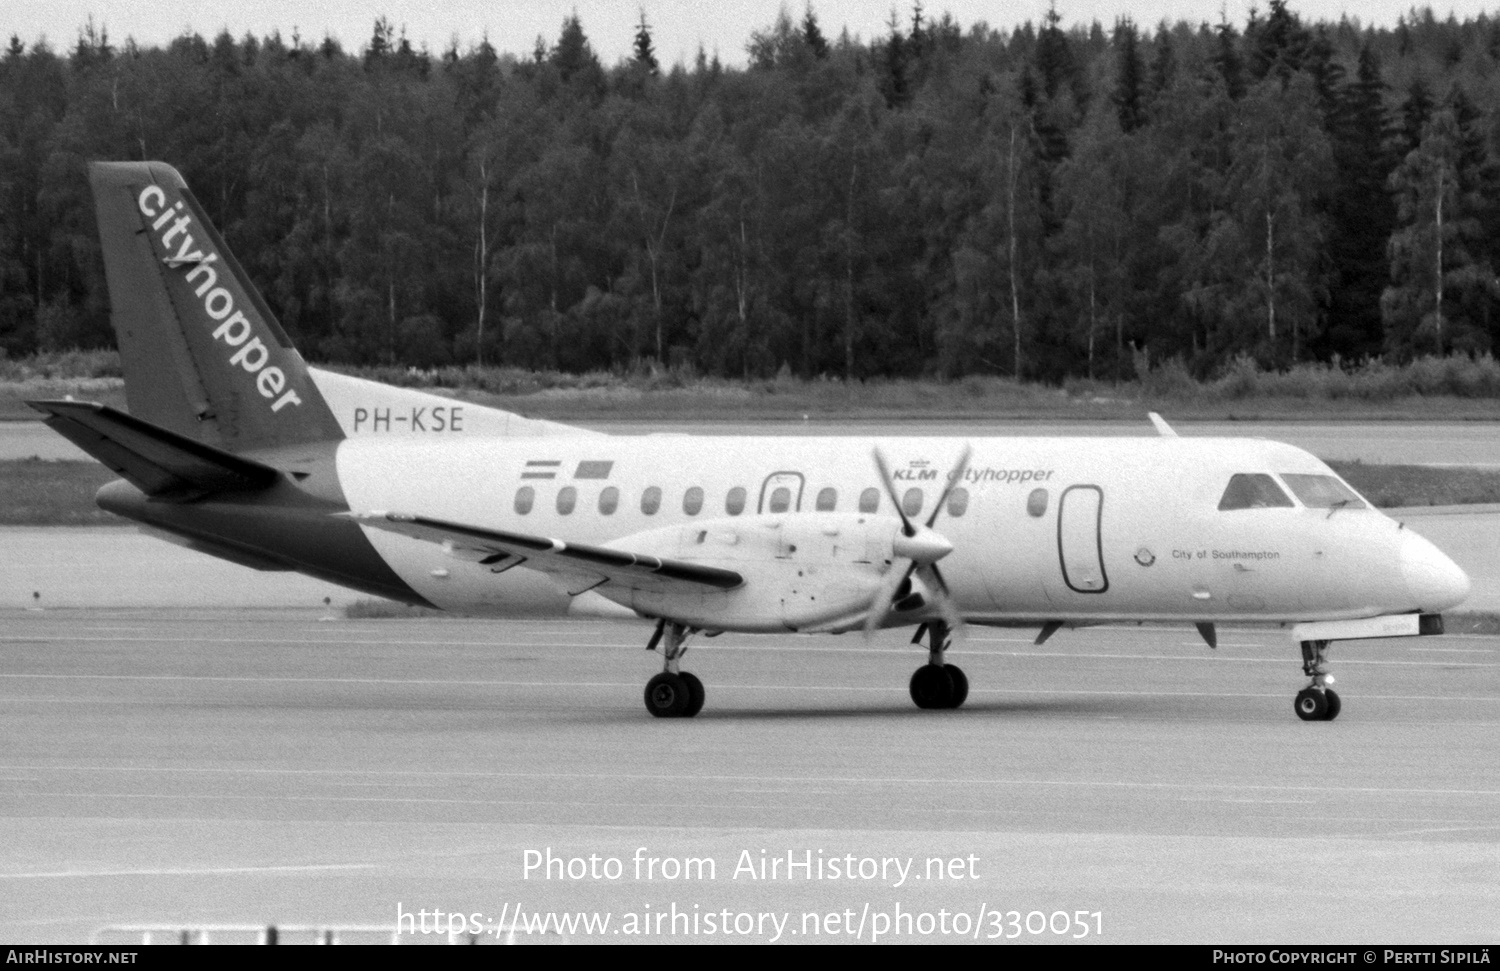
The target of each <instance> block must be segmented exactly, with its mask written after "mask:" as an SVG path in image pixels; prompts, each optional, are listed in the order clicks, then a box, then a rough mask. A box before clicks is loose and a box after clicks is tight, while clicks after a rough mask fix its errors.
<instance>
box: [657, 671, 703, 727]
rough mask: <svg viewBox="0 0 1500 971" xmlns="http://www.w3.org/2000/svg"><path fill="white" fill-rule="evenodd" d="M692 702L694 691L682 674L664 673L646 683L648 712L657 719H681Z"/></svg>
mask: <svg viewBox="0 0 1500 971" xmlns="http://www.w3.org/2000/svg"><path fill="white" fill-rule="evenodd" d="M695 680H696V679H695ZM692 702H693V694H692V689H691V688H690V687H688V683H687V681H686V680H684V679H683V677H682V675H680V674H671V673H669V672H666V671H663V672H662V673H661V674H658V675H657V676H656V677H654V678H652V679H651V680H650V681H647V682H646V710H647V711H649V712H651V714H653V715H655V716H656V717H657V718H681V717H683V716H684V715H686V714H687V713H688V707H689V706H690V705H691V704H692Z"/></svg>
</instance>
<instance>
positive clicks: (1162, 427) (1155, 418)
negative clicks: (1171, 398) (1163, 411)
mask: <svg viewBox="0 0 1500 971" xmlns="http://www.w3.org/2000/svg"><path fill="white" fill-rule="evenodd" d="M1146 414H1147V415H1149V416H1150V418H1151V424H1153V425H1155V426H1156V434H1158V435H1160V436H1161V437H1162V438H1176V437H1177V432H1175V431H1173V430H1172V426H1171V425H1168V424H1167V420H1166V419H1165V418H1163V417H1162V416H1161V415H1158V414H1157V413H1156V412H1154V411H1148V412H1146Z"/></svg>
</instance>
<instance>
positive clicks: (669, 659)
mask: <svg viewBox="0 0 1500 971" xmlns="http://www.w3.org/2000/svg"><path fill="white" fill-rule="evenodd" d="M692 633H693V632H692V631H689V630H688V629H687V628H686V627H684V626H683V625H682V624H676V623H672V622H671V621H666V620H663V621H661V622H659V623H658V624H657V625H656V633H655V634H653V635H651V642H650V643H648V644H647V645H646V650H648V651H654V650H656V646H657V645H658V644H660V645H661V654H662V668H663V670H662V672H661V674H658V675H657V676H656V677H654V678H652V679H651V680H650V681H647V682H646V710H647V711H649V712H651V714H653V715H655V716H656V717H657V718H692V717H693V716H694V715H696V714H698V712H700V711H702V710H703V698H704V691H703V682H702V681H699V680H698V676H697V675H695V674H693V673H692V672H690V671H682V670H679V669H678V663H679V662H680V661H681V659H682V655H684V654H686V653H687V641H688V637H689V636H691V634H692Z"/></svg>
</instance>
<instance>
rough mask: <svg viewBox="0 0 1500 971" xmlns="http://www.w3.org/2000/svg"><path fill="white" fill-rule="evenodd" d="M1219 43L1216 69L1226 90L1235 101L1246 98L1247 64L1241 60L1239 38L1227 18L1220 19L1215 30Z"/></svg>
mask: <svg viewBox="0 0 1500 971" xmlns="http://www.w3.org/2000/svg"><path fill="white" fill-rule="evenodd" d="M1214 33H1215V35H1216V36H1217V38H1218V43H1217V44H1216V45H1215V47H1214V67H1215V68H1217V69H1218V71H1219V77H1220V78H1222V79H1223V80H1224V90H1225V91H1228V92H1229V97H1230V98H1232V99H1233V100H1235V101H1238V100H1239V99H1241V98H1243V97H1244V96H1245V64H1244V61H1243V60H1241V59H1240V51H1239V43H1240V42H1239V36H1238V35H1237V34H1236V33H1235V31H1234V25H1233V24H1231V23H1230V22H1229V19H1228V18H1227V17H1221V18H1220V19H1219V26H1218V27H1216V28H1215V29H1214Z"/></svg>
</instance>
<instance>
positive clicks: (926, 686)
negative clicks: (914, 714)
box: [911, 621, 969, 708]
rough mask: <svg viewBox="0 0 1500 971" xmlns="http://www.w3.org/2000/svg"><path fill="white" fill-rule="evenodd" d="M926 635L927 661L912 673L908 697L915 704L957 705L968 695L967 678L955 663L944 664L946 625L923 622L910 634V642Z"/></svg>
mask: <svg viewBox="0 0 1500 971" xmlns="http://www.w3.org/2000/svg"><path fill="white" fill-rule="evenodd" d="M924 634H925V635H926V636H927V638H928V649H927V663H926V664H924V665H922V666H921V667H919V668H917V671H916V673H915V674H913V675H912V676H911V700H912V701H914V702H916V703H917V707H918V708H957V707H958V706H960V705H962V704H963V703H964V700H965V699H967V698H968V697H969V679H968V676H966V675H965V674H964V672H963V669H962V668H960V667H959V666H958V665H956V664H947V663H945V662H944V661H943V655H944V654H945V653H946V652H947V650H948V648H949V647H950V646H951V645H952V642H951V641H950V639H949V637H948V625H947V624H944V623H941V622H936V621H934V622H930V623H926V624H922V625H921V626H920V627H918V628H917V634H916V636H915V637H913V638H912V640H911V642H912V643H913V644H920V643H922V636H923V635H924Z"/></svg>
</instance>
